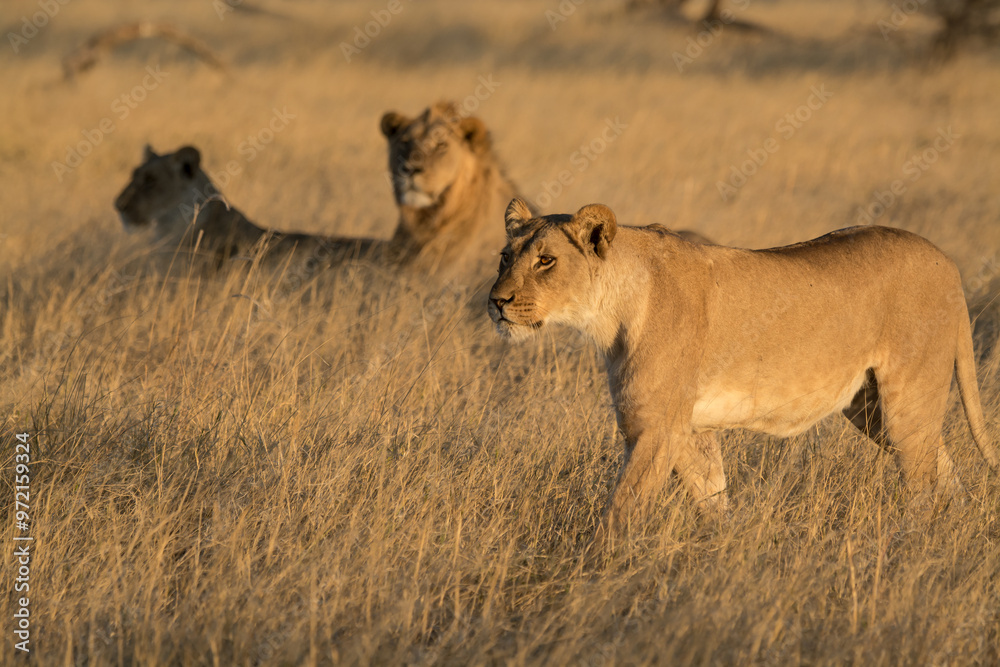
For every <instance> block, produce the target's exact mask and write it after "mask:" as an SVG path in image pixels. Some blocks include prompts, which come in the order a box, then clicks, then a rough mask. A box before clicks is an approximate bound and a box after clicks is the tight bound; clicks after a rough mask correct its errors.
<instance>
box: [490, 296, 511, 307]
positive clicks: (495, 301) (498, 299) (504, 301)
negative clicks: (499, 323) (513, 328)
mask: <svg viewBox="0 0 1000 667" xmlns="http://www.w3.org/2000/svg"><path fill="white" fill-rule="evenodd" d="M513 298H514V297H511V298H510V299H503V298H501V297H498V296H491V297H490V301H492V302H493V305H494V306H496V307H497V310H503V307H504V306H505V305H506V304H508V303H510V302H511V299H513Z"/></svg>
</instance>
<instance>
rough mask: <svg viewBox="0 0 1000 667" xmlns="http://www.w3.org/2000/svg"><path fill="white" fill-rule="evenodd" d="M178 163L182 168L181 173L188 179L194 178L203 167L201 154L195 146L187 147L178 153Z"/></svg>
mask: <svg viewBox="0 0 1000 667" xmlns="http://www.w3.org/2000/svg"><path fill="white" fill-rule="evenodd" d="M177 163H178V164H179V165H180V167H181V173H182V174H184V175H185V176H186V177H188V178H194V175H195V174H197V173H198V167H199V166H200V165H201V153H199V152H198V149H197V148H195V147H194V146H185V147H184V148H181V149H180V150H178V151H177Z"/></svg>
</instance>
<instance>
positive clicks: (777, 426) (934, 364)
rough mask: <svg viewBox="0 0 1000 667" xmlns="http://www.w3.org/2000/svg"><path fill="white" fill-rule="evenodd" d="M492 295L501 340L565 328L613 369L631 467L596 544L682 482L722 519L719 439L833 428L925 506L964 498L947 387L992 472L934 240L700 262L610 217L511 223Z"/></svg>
mask: <svg viewBox="0 0 1000 667" xmlns="http://www.w3.org/2000/svg"><path fill="white" fill-rule="evenodd" d="M505 222H506V232H507V246H506V247H505V249H504V251H503V253H502V255H501V263H500V275H499V278H498V279H497V281H496V283H495V284H494V286H493V289H492V291H491V292H490V299H489V303H488V309H489V314H490V316H491V318H492V319H493V321H494V322H495V324H496V327H497V329H498V331H499V332H500V334H501V335H503V336H505V337H507V338H511V339H515V340H518V339H524V338H527V337H530V336H531V335H532V334H534V333H536V332H538V331H539V330H540V329H542V328H544V327H545V326H547V325H549V324H555V323H562V324H566V325H569V326H571V327H574V328H577V329H580V330H582V331H584V332H586V333H587V334H589V335H590V337H591V338H593V340H594V341H595V342H596V343H597V345H598V347H599V348H600V349H601V351H602V352H603V354H604V357H605V360H606V363H607V373H608V381H609V385H610V389H611V395H612V398H613V401H614V405H615V409H616V412H617V416H618V423H619V426H620V428H621V430H622V432H623V434H624V437H625V463H624V466H623V468H622V471H621V474H620V476H619V479H618V484H617V486H616V488H615V490H614V492H613V494H612V497H611V500H610V503H609V506H608V509H607V511H606V513H605V515H604V519H603V520H602V524H601V528H600V530H599V532H598V541H601V540H603V539H605V537H606V536H607V535H608V534H609V533H610V532H611V531H612V529H614V528H616V527H620V526H621V525H622V524H623V523H624V522H625V519H626V518H627V516H628V515H629V514H630V513H631V512H633V511H636V510H639V509H640V508H641V507H642V506H643V505H644V504H645V503H647V501H648V500H649V499H650V498H651V497H652V496H653V494H654V493H655V492H656V491H657V490H658V489H659V488H660V487H661V485H662V484H663V483H664V480H665V479H666V478H667V476H668V475H669V473H670V472H671V471H676V472H677V473H678V475H679V477H680V479H681V481H682V482H683V484H684V485H685V487H686V489H687V491H688V493H689V494H690V495H691V496H692V497H693V498H694V500H695V501H696V502H698V503H700V504H701V505H702V506H706V507H708V508H714V509H719V510H721V509H724V508H725V507H726V504H727V499H726V478H725V475H724V473H723V467H722V454H721V450H720V448H719V443H718V441H717V440H716V438H715V435H714V432H715V431H718V430H721V429H731V428H745V429H750V430H753V431H758V432H763V433H769V434H773V435H778V436H791V435H795V434H797V433H802V432H803V431H805V430H806V429H808V428H809V427H811V426H812V425H814V424H816V423H817V422H818V421H819V420H820V419H822V418H824V417H826V416H827V415H830V414H832V413H834V412H843V414H844V415H846V416H847V418H848V419H849V420H850V421H851V423H853V424H854V425H855V426H856V427H858V428H859V429H860V430H861V431H862V432H863V433H864V434H866V435H867V436H868V437H869V438H871V439H872V440H873V441H874V442H875V443H876V444H878V445H879V446H881V447H882V448H884V449H885V450H887V451H890V452H892V453H894V454H895V456H896V459H897V461H898V463H899V466H900V467H901V469H902V472H903V475H904V478H905V480H906V481H907V482H908V484H909V485H910V486H911V487H912V488H914V489H916V490H918V491H929V490H931V489H933V488H934V487H935V486H936V487H938V488H940V489H944V490H947V491H949V492H953V493H954V492H957V491H959V490H960V489H961V484H960V482H959V480H958V477H957V476H956V474H955V471H954V466H953V464H952V461H951V458H950V457H949V456H948V453H947V451H945V448H944V446H943V443H942V439H941V429H942V426H943V421H944V416H945V412H946V410H947V407H948V395H949V390H950V387H951V381H952V374H953V373H956V374H957V377H958V388H959V391H960V395H961V399H962V405H963V407H964V408H965V415H966V418H967V419H968V422H969V426H970V428H971V430H972V435H973V438H974V440H975V442H976V445H977V446H978V447H979V450H980V452H981V453H982V455H983V456H984V457H985V458H986V460H987V462H988V463H989V465H990V466H991V467H993V468H997V467H998V464H1000V460H998V457H997V453H996V450H995V449H994V448H993V446H992V444H991V443H990V442H989V440H988V438H987V433H986V425H985V420H984V418H983V411H982V407H981V404H980V400H979V389H978V386H977V383H976V367H975V360H974V357H973V348H972V335H971V330H970V326H969V316H968V310H967V308H966V303H965V297H964V294H963V291H962V283H961V279H960V276H959V273H958V269H957V268H956V267H955V264H954V263H953V262H952V261H951V260H949V259H948V258H947V257H946V256H945V255H944V254H943V253H942V252H941V251H940V250H938V249H937V248H936V247H935V246H933V245H932V244H931V243H930V242H929V241H927V240H925V239H923V238H921V237H919V236H917V235H915V234H911V233H909V232H905V231H902V230H899V229H890V228H887V227H853V228H849V229H843V230H840V231H836V232H833V233H830V234H827V235H826V236H822V237H820V238H818V239H814V240H812V241H807V242H805V243H799V244H796V245H791V246H786V247H782V248H773V249H768V250H742V249H736V248H726V247H720V246H706V245H696V244H692V243H689V242H687V241H685V240H684V239H682V238H680V237H678V236H677V235H675V234H672V233H670V232H668V231H667V230H665V229H663V228H661V227H656V226H654V227H625V226H619V225H618V224H617V221H616V218H615V215H614V213H613V212H612V211H611V209H609V208H608V207H606V206H603V205H601V204H591V205H589V206H585V207H583V208H581V209H580V210H579V211H578V212H577V213H576V214H575V215H550V216H546V217H534V216H533V214H532V212H531V211H530V210H529V209H528V208H527V206H525V204H524V202H522V201H520V200H517V199H515V200H513V201H512V202H511V203H510V206H509V207H508V209H507V213H506V216H505Z"/></svg>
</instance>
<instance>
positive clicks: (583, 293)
mask: <svg viewBox="0 0 1000 667" xmlns="http://www.w3.org/2000/svg"><path fill="white" fill-rule="evenodd" d="M504 222H505V225H506V228H507V245H506V247H504V249H503V251H502V252H501V253H500V277H499V278H497V281H496V283H494V285H493V289H492V290H490V299H489V303H488V305H487V308H488V310H489V313H490V317H491V318H492V319H493V321H494V322H495V323H496V326H497V331H498V332H499V333H500V335H501V336H504V337H507V338H511V339H514V340H523V339H525V338H528V337H529V336H530V335H531V334H532V333H534V332H536V331H537V330H538V329H540V328H541V327H542V326H543V325H545V324H548V323H558V322H562V323H565V324H572V325H574V326H576V327H580V326H581V325H582V324H585V323H586V322H587V321H588V319H589V318H590V317H591V313H592V311H593V306H592V304H593V303H594V298H595V296H596V295H595V293H594V292H595V289H596V278H597V276H598V274H599V273H600V271H601V268H602V265H603V264H604V262H605V260H606V259H607V257H608V253H609V252H610V248H611V242H612V240H614V238H615V231H616V229H617V221H616V220H615V214H614V213H613V212H612V211H611V209H609V208H608V207H607V206H604V205H603V204H590V205H588V206H584V207H583V208H581V209H580V210H579V211H577V212H576V213H575V214H574V215H547V216H543V217H540V218H533V217H532V215H531V211H530V210H529V209H528V206H527V204H525V203H524V201H522V200H520V199H514V200H513V201H511V203H510V205H509V206H508V207H507V213H506V215H505V216H504Z"/></svg>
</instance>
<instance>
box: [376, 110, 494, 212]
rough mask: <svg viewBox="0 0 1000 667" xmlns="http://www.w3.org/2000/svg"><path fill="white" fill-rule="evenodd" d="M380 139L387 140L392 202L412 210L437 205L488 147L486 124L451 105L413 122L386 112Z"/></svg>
mask: <svg viewBox="0 0 1000 667" xmlns="http://www.w3.org/2000/svg"><path fill="white" fill-rule="evenodd" d="M382 134H384V135H385V137H386V139H388V141H389V172H390V173H391V174H392V189H393V193H394V194H395V197H396V203H397V204H399V205H400V206H410V207H413V208H427V207H429V206H434V205H435V204H438V203H440V201H441V199H442V197H443V196H444V194H445V193H446V192H447V191H448V189H449V188H451V187H452V185H454V183H455V182H456V181H457V180H458V179H459V178H461V176H462V175H463V174H467V173H470V172H471V171H472V170H471V169H470V168H469V167H470V165H473V164H474V163H475V162H476V160H477V159H479V157H481V156H483V155H486V154H488V153H489V152H490V146H491V144H490V135H489V131H488V130H487V129H486V125H485V124H483V122H482V121H481V120H479V119H478V118H472V117H463V116H462V114H461V113H460V112H459V110H458V107H456V106H455V105H454V104H452V103H450V102H438V103H437V104H434V105H433V106H431V107H430V108H429V109H427V110H425V111H424V112H423V113H422V114H420V116H418V117H417V118H412V119H411V118H407V117H406V116H403V115H402V114H398V113H396V112H394V111H390V112H388V113H386V114H385V115H384V116H382Z"/></svg>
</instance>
